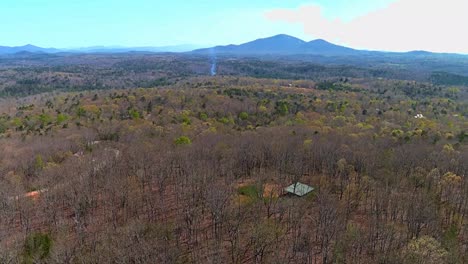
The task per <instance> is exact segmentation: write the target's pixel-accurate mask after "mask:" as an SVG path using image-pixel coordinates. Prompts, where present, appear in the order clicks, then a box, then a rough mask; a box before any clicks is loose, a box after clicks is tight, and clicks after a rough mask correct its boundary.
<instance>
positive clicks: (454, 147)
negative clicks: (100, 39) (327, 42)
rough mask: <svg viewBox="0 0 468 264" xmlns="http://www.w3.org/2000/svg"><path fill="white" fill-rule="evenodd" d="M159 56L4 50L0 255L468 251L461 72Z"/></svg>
mask: <svg viewBox="0 0 468 264" xmlns="http://www.w3.org/2000/svg"><path fill="white" fill-rule="evenodd" d="M158 56H159V57H157V58H156V57H151V56H149V57H145V56H141V57H140V56H138V55H119V56H117V55H116V56H115V57H113V56H108V55H106V56H96V55H89V56H88V55H87V56H72V57H70V58H67V64H63V63H61V62H60V61H61V60H63V58H61V57H60V56H58V57H56V58H55V59H53V58H51V57H49V56H47V58H36V59H28V60H26V61H27V63H28V66H26V65H25V61H24V60H23V61H21V60H13V61H9V62H8V63H6V62H4V64H3V66H2V68H1V69H0V86H1V91H2V96H3V98H2V99H0V114H1V116H0V146H1V149H2V151H1V152H0V214H1V215H0V262H2V263H17V262H24V263H292V262H295V263H423V262H426V263H465V262H467V261H468V255H467V245H468V229H467V225H466V224H467V220H468V216H467V215H466V214H467V213H468V180H467V178H466V176H467V172H468V162H467V161H468V145H467V142H468V122H467V116H468V102H467V96H468V90H467V87H466V86H462V85H458V84H453V83H451V84H449V85H446V84H444V83H440V82H438V83H432V82H430V81H415V80H411V79H409V78H398V77H392V75H391V74H387V73H383V76H381V75H379V74H377V73H374V72H373V70H369V69H364V68H356V67H354V66H353V67H351V66H319V65H315V66H314V65H313V64H309V63H297V62H294V63H286V62H284V63H273V62H271V63H268V62H264V61H255V60H225V61H224V60H221V63H220V64H219V73H220V75H219V76H214V77H209V76H207V74H208V73H209V69H210V63H209V62H207V61H206V58H202V57H193V58H189V59H187V60H183V59H181V58H180V57H172V56H162V55H158ZM44 60H45V61H46V62H44ZM55 60H58V62H57V61H55ZM443 76H444V75H441V77H443ZM295 182H301V183H304V184H308V185H310V186H312V187H314V188H315V190H314V191H313V192H312V193H310V194H308V195H307V196H305V197H291V196H286V195H284V191H283V189H284V188H285V187H287V186H289V185H291V184H293V183H295Z"/></svg>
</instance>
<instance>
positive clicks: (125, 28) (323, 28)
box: [0, 0, 468, 53]
mask: <svg viewBox="0 0 468 264" xmlns="http://www.w3.org/2000/svg"><path fill="white" fill-rule="evenodd" d="M467 3H468V1H467V0H444V1H439V0H311V1H310V0H236V1H230V0H224V1H223V0H198V1H191V0H190V1H189V0H171V1H163V0H79V1H78V0H68V1H65V0H1V1H0V32H1V37H0V45H7V46H17V45H25V44H29V43H31V44H34V45H39V46H43V47H58V48H69V47H84V46H100V45H120V46H166V45H180V44H198V45H214V44H230V43H234V44H238V43H242V42H245V41H249V40H253V39H256V38H259V37H267V36H271V35H275V34H280V33H286V34H290V35H294V36H297V37H299V38H302V39H305V40H312V39H315V38H324V39H327V40H329V41H332V42H335V43H337V44H346V45H349V46H352V47H356V48H366V49H377V50H415V49H426V50H434V51H448V52H463V53H468V41H467V39H468V37H467V36H466V32H467V30H466V29H465V27H466V26H467V25H468V19H467V17H468V16H467V15H465V14H464V13H465V12H466V10H468V4H467Z"/></svg>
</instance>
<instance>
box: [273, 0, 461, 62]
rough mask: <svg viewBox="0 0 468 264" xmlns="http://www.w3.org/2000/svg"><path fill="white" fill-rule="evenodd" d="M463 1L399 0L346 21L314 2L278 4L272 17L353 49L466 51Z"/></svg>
mask: <svg viewBox="0 0 468 264" xmlns="http://www.w3.org/2000/svg"><path fill="white" fill-rule="evenodd" d="M467 11H468V1H467V0H444V1H441V0H399V1H397V2H394V3H392V4H390V5H388V6H387V7H386V8H383V9H379V10H376V11H373V12H370V13H368V14H366V15H363V16H359V17H356V18H354V19H352V20H350V21H347V22H345V21H342V20H340V19H335V20H330V19H327V18H325V17H324V16H323V14H322V8H321V7H320V6H318V5H309V6H301V7H299V8H298V9H295V10H292V9H277V10H271V11H268V12H267V13H266V14H265V15H266V17H267V18H268V19H269V20H271V21H283V22H289V23H300V24H302V25H303V26H304V31H305V33H306V34H308V35H310V36H313V37H315V38H323V39H327V40H329V41H334V42H337V43H340V44H345V45H349V46H352V47H355V48H366V49H372V50H392V51H408V50H428V51H436V52H458V53H468V29H467V27H468V14H467Z"/></svg>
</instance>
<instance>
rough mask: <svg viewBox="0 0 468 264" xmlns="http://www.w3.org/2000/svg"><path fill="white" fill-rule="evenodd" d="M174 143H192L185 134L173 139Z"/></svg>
mask: <svg viewBox="0 0 468 264" xmlns="http://www.w3.org/2000/svg"><path fill="white" fill-rule="evenodd" d="M174 143H175V144H176V145H190V144H192V140H190V138H189V137H187V136H181V137H178V138H176V140H174Z"/></svg>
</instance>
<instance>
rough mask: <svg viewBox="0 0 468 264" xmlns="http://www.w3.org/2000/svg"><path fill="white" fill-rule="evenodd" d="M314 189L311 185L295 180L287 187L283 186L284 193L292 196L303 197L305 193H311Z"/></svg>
mask: <svg viewBox="0 0 468 264" xmlns="http://www.w3.org/2000/svg"><path fill="white" fill-rule="evenodd" d="M313 190H314V187H311V186H309V185H306V184H303V183H300V182H296V183H293V184H291V185H289V186H288V187H286V188H284V191H285V193H286V195H292V196H298V197H304V196H306V195H307V194H309V193H311V192H312V191H313Z"/></svg>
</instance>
